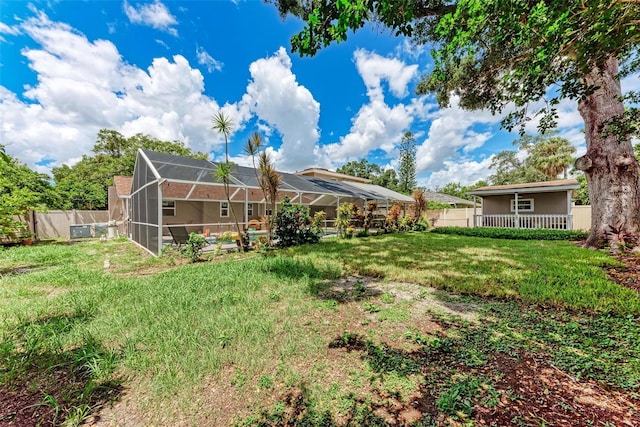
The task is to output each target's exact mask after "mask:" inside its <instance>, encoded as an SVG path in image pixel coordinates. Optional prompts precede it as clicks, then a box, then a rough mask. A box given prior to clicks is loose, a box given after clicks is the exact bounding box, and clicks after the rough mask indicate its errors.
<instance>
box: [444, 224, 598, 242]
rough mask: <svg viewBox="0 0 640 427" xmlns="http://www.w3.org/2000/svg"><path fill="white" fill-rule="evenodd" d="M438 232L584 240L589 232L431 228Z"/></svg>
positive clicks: (492, 236)
mask: <svg viewBox="0 0 640 427" xmlns="http://www.w3.org/2000/svg"><path fill="white" fill-rule="evenodd" d="M431 232H432V233H438V234H457V235H460V236H471V237H490V238H493V239H511V240H582V239H586V238H587V236H588V233H587V232H585V231H580V230H549V229H542V228H536V229H526V228H489V227H481V228H461V227H440V228H434V229H433V230H431Z"/></svg>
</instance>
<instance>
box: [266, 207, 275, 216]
mask: <svg viewBox="0 0 640 427" xmlns="http://www.w3.org/2000/svg"><path fill="white" fill-rule="evenodd" d="M265 214H266V215H267V216H271V215H273V211H272V210H271V209H269V208H267V210H266V212H265Z"/></svg>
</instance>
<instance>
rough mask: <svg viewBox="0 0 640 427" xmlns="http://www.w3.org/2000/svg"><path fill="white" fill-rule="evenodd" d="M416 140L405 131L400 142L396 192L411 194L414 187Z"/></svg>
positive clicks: (415, 182)
mask: <svg viewBox="0 0 640 427" xmlns="http://www.w3.org/2000/svg"><path fill="white" fill-rule="evenodd" d="M416 151H417V149H416V138H415V137H414V136H413V133H411V132H410V131H406V132H405V133H404V135H402V140H401V141H400V158H399V159H398V163H399V164H400V165H399V167H398V191H400V192H401V193H404V194H411V192H412V191H413V189H414V188H416V185H418V183H417V181H416Z"/></svg>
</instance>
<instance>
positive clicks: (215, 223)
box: [129, 149, 413, 254]
mask: <svg viewBox="0 0 640 427" xmlns="http://www.w3.org/2000/svg"><path fill="white" fill-rule="evenodd" d="M280 175H281V177H282V185H281V186H280V189H279V191H278V200H282V199H283V198H284V197H285V196H288V197H289V198H290V199H291V201H292V202H293V203H301V204H303V205H305V206H308V207H309V208H310V211H311V214H312V215H313V214H314V213H315V212H317V211H324V212H325V213H326V214H327V220H326V223H325V227H328V228H330V227H331V225H332V224H333V223H334V220H335V218H336V213H337V207H338V206H339V205H340V204H341V203H345V202H350V203H354V204H356V205H358V206H359V207H360V208H363V207H364V206H366V204H367V203H368V202H370V201H375V202H377V204H378V208H379V209H380V210H382V211H388V209H389V207H391V206H392V205H393V203H395V202H401V203H410V202H412V201H413V199H412V198H411V197H409V196H406V195H403V194H400V193H396V192H394V191H391V190H389V189H387V188H384V187H380V186H377V185H372V184H363V183H355V182H344V181H333V180H327V179H323V178H318V177H308V176H302V175H295V174H291V173H280ZM258 176H259V173H258V174H256V170H255V169H253V168H250V167H244V166H237V165H233V166H232V168H231V178H230V182H229V184H230V185H229V187H230V192H229V194H230V199H231V204H229V203H228V201H227V197H226V195H225V191H224V186H223V184H222V182H221V181H219V180H218V178H217V169H216V164H215V163H212V162H209V161H207V160H197V159H192V158H189V157H182V156H175V155H171V154H164V153H157V152H154V151H148V150H142V149H140V150H139V151H138V156H137V158H136V165H135V170H134V173H133V182H132V188H131V199H130V203H129V209H130V212H129V218H130V221H131V222H130V227H129V230H130V238H131V239H132V240H133V241H134V242H136V243H137V244H139V245H140V246H142V247H143V248H145V249H146V250H148V251H149V252H151V253H152V254H160V252H161V251H162V248H163V246H165V245H167V244H170V242H171V239H170V236H169V230H168V227H169V226H184V227H186V228H187V230H188V231H189V232H191V231H193V232H197V233H201V234H203V235H205V237H208V236H209V235H216V234H218V235H219V234H220V233H223V232H225V231H235V222H234V218H233V213H235V215H236V217H237V219H238V223H239V224H240V227H241V228H242V229H243V230H246V229H249V228H255V227H257V228H260V224H261V218H262V217H263V216H264V215H269V214H271V212H270V211H269V206H267V204H266V202H265V198H264V195H263V193H262V190H261V189H260V186H259V185H258ZM232 209H233V212H232V211H231V210H232Z"/></svg>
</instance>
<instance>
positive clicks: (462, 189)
mask: <svg viewBox="0 0 640 427" xmlns="http://www.w3.org/2000/svg"><path fill="white" fill-rule="evenodd" d="M486 185H489V184H488V183H487V182H486V181H484V180H480V181H478V182H476V183H475V184H472V185H467V186H464V185H462V184H460V183H459V182H449V183H447V184H446V185H444V186H442V187H436V192H438V193H442V194H448V195H450V196H454V197H459V198H461V199H465V200H473V196H469V195H467V191H471V190H475V189H476V188H479V187H484V186H486Z"/></svg>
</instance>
